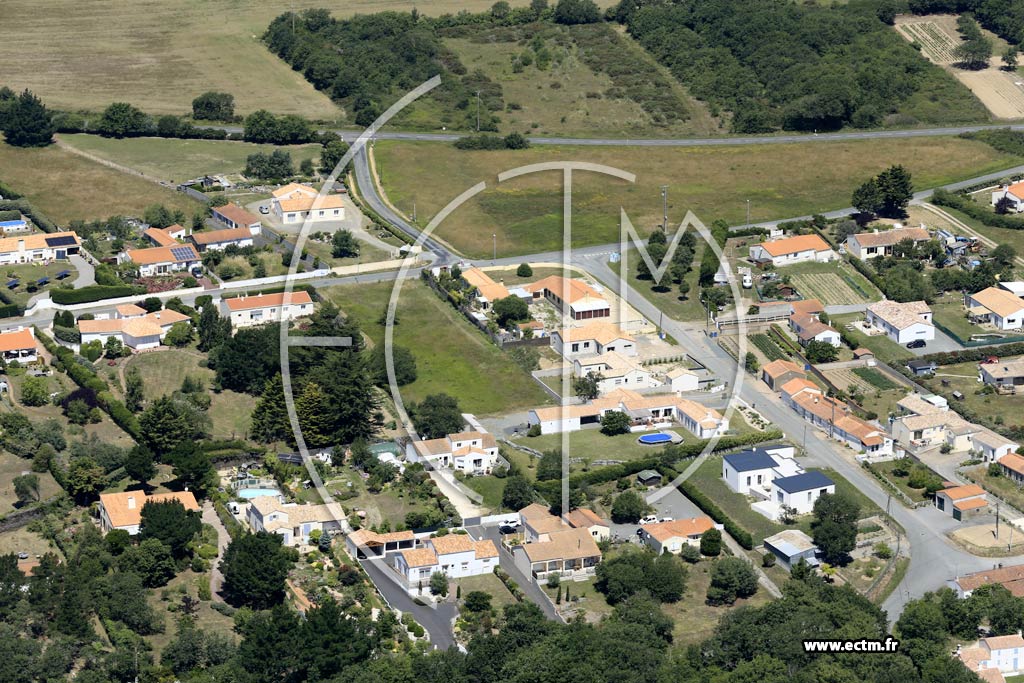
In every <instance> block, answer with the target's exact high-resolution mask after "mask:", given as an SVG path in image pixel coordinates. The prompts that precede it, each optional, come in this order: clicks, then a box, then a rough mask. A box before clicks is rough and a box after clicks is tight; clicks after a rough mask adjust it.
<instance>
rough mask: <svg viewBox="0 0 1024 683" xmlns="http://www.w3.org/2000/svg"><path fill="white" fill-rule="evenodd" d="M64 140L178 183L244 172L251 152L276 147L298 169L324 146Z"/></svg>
mask: <svg viewBox="0 0 1024 683" xmlns="http://www.w3.org/2000/svg"><path fill="white" fill-rule="evenodd" d="M60 138H61V140H63V141H64V142H66V143H67V144H69V145H70V146H72V147H74V148H75V149H80V150H82V151H83V152H88V153H90V154H95V155H96V156H98V157H100V158H102V159H106V160H107V161H113V162H115V163H118V164H121V165H123V166H127V167H129V168H133V169H135V170H137V171H142V172H143V173H145V174H146V175H150V176H153V177H156V178H161V179H163V180H169V181H171V182H174V183H178V182H183V181H185V180H191V179H192V178H196V177H199V176H202V175H213V174H217V173H241V172H242V170H243V169H244V168H245V159H246V157H248V156H249V155H250V154H256V153H258V152H263V153H265V154H269V153H270V152H272V151H274V150H275V149H279V150H283V151H285V152H288V153H289V154H291V155H292V163H293V164H294V166H295V168H296V169H298V167H299V164H300V163H302V161H303V160H304V159H312V160H316V159H318V158H319V157H320V145H289V146H286V147H275V146H274V145H256V144H253V143H250V142H236V141H230V140H175V139H171V138H125V139H122V140H117V139H114V138H104V137H100V136H99V135H85V134H75V135H66V134H65V135H61V136H60Z"/></svg>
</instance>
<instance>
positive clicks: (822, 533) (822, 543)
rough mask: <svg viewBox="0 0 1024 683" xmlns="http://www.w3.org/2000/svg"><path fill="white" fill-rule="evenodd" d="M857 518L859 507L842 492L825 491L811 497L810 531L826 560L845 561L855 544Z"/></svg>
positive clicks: (841, 562) (831, 561) (858, 516)
mask: <svg viewBox="0 0 1024 683" xmlns="http://www.w3.org/2000/svg"><path fill="white" fill-rule="evenodd" d="M859 518H860V507H859V506H858V505H857V502H856V501H855V500H853V499H852V498H850V497H848V496H846V495H843V494H839V493H835V494H831V493H826V494H823V495H822V496H820V497H819V498H818V500H816V501H814V521H812V522H811V531H812V535H813V538H814V544H815V545H816V546H818V548H819V549H820V550H821V552H822V554H823V556H824V558H825V561H826V562H828V563H829V564H833V565H837V564H838V565H841V564H844V563H845V562H846V561H847V559H848V557H849V553H850V551H851V550H853V549H854V547H856V545H857V520H858V519H859Z"/></svg>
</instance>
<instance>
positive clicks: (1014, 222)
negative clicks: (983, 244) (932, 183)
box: [931, 190, 1024, 230]
mask: <svg viewBox="0 0 1024 683" xmlns="http://www.w3.org/2000/svg"><path fill="white" fill-rule="evenodd" d="M931 202H932V204H938V205H940V206H947V207H949V208H951V209H956V210H957V211H961V212H963V213H966V214H967V215H968V216H970V217H971V218H973V219H974V220H977V221H981V222H982V223H984V224H985V225H990V226H992V227H993V228H1003V229H1004V230H1024V219H1021V218H1017V217H1015V216H1010V215H1004V214H998V213H996V212H995V211H993V210H991V209H989V208H988V207H986V206H982V205H981V204H979V203H977V202H976V201H973V200H971V199H968V198H967V197H965V196H963V195H962V194H957V193H955V192H949V191H948V190H935V193H934V194H933V195H932V198H931Z"/></svg>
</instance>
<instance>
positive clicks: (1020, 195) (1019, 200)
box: [992, 182, 1024, 213]
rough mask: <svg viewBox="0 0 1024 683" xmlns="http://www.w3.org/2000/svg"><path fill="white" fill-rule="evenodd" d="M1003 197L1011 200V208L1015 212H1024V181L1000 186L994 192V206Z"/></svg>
mask: <svg viewBox="0 0 1024 683" xmlns="http://www.w3.org/2000/svg"><path fill="white" fill-rule="evenodd" d="M1003 198H1006V199H1008V200H1010V210H1011V211H1013V212H1015V213H1021V212H1024V182H1021V183H1014V184H1013V185H1007V186H1005V187H1000V188H999V189H998V190H995V191H993V192H992V206H995V205H996V204H998V203H999V202H1000V201H1001V200H1002V199H1003Z"/></svg>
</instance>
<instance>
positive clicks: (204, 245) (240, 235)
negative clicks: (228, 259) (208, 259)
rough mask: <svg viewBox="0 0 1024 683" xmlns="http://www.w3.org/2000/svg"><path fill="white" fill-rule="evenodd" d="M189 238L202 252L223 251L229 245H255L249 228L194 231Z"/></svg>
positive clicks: (240, 246) (241, 246)
mask: <svg viewBox="0 0 1024 683" xmlns="http://www.w3.org/2000/svg"><path fill="white" fill-rule="evenodd" d="M189 240H191V241H192V244H194V245H195V247H196V249H197V250H198V251H199V252H200V253H201V252H204V251H223V250H224V249H227V248H228V247H231V246H234V247H238V248H240V249H241V248H243V247H251V246H252V245H253V241H252V240H253V234H252V232H250V231H249V228H246V227H241V228H224V229H223V230H204V231H203V232H193V233H192V234H191V235H189Z"/></svg>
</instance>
